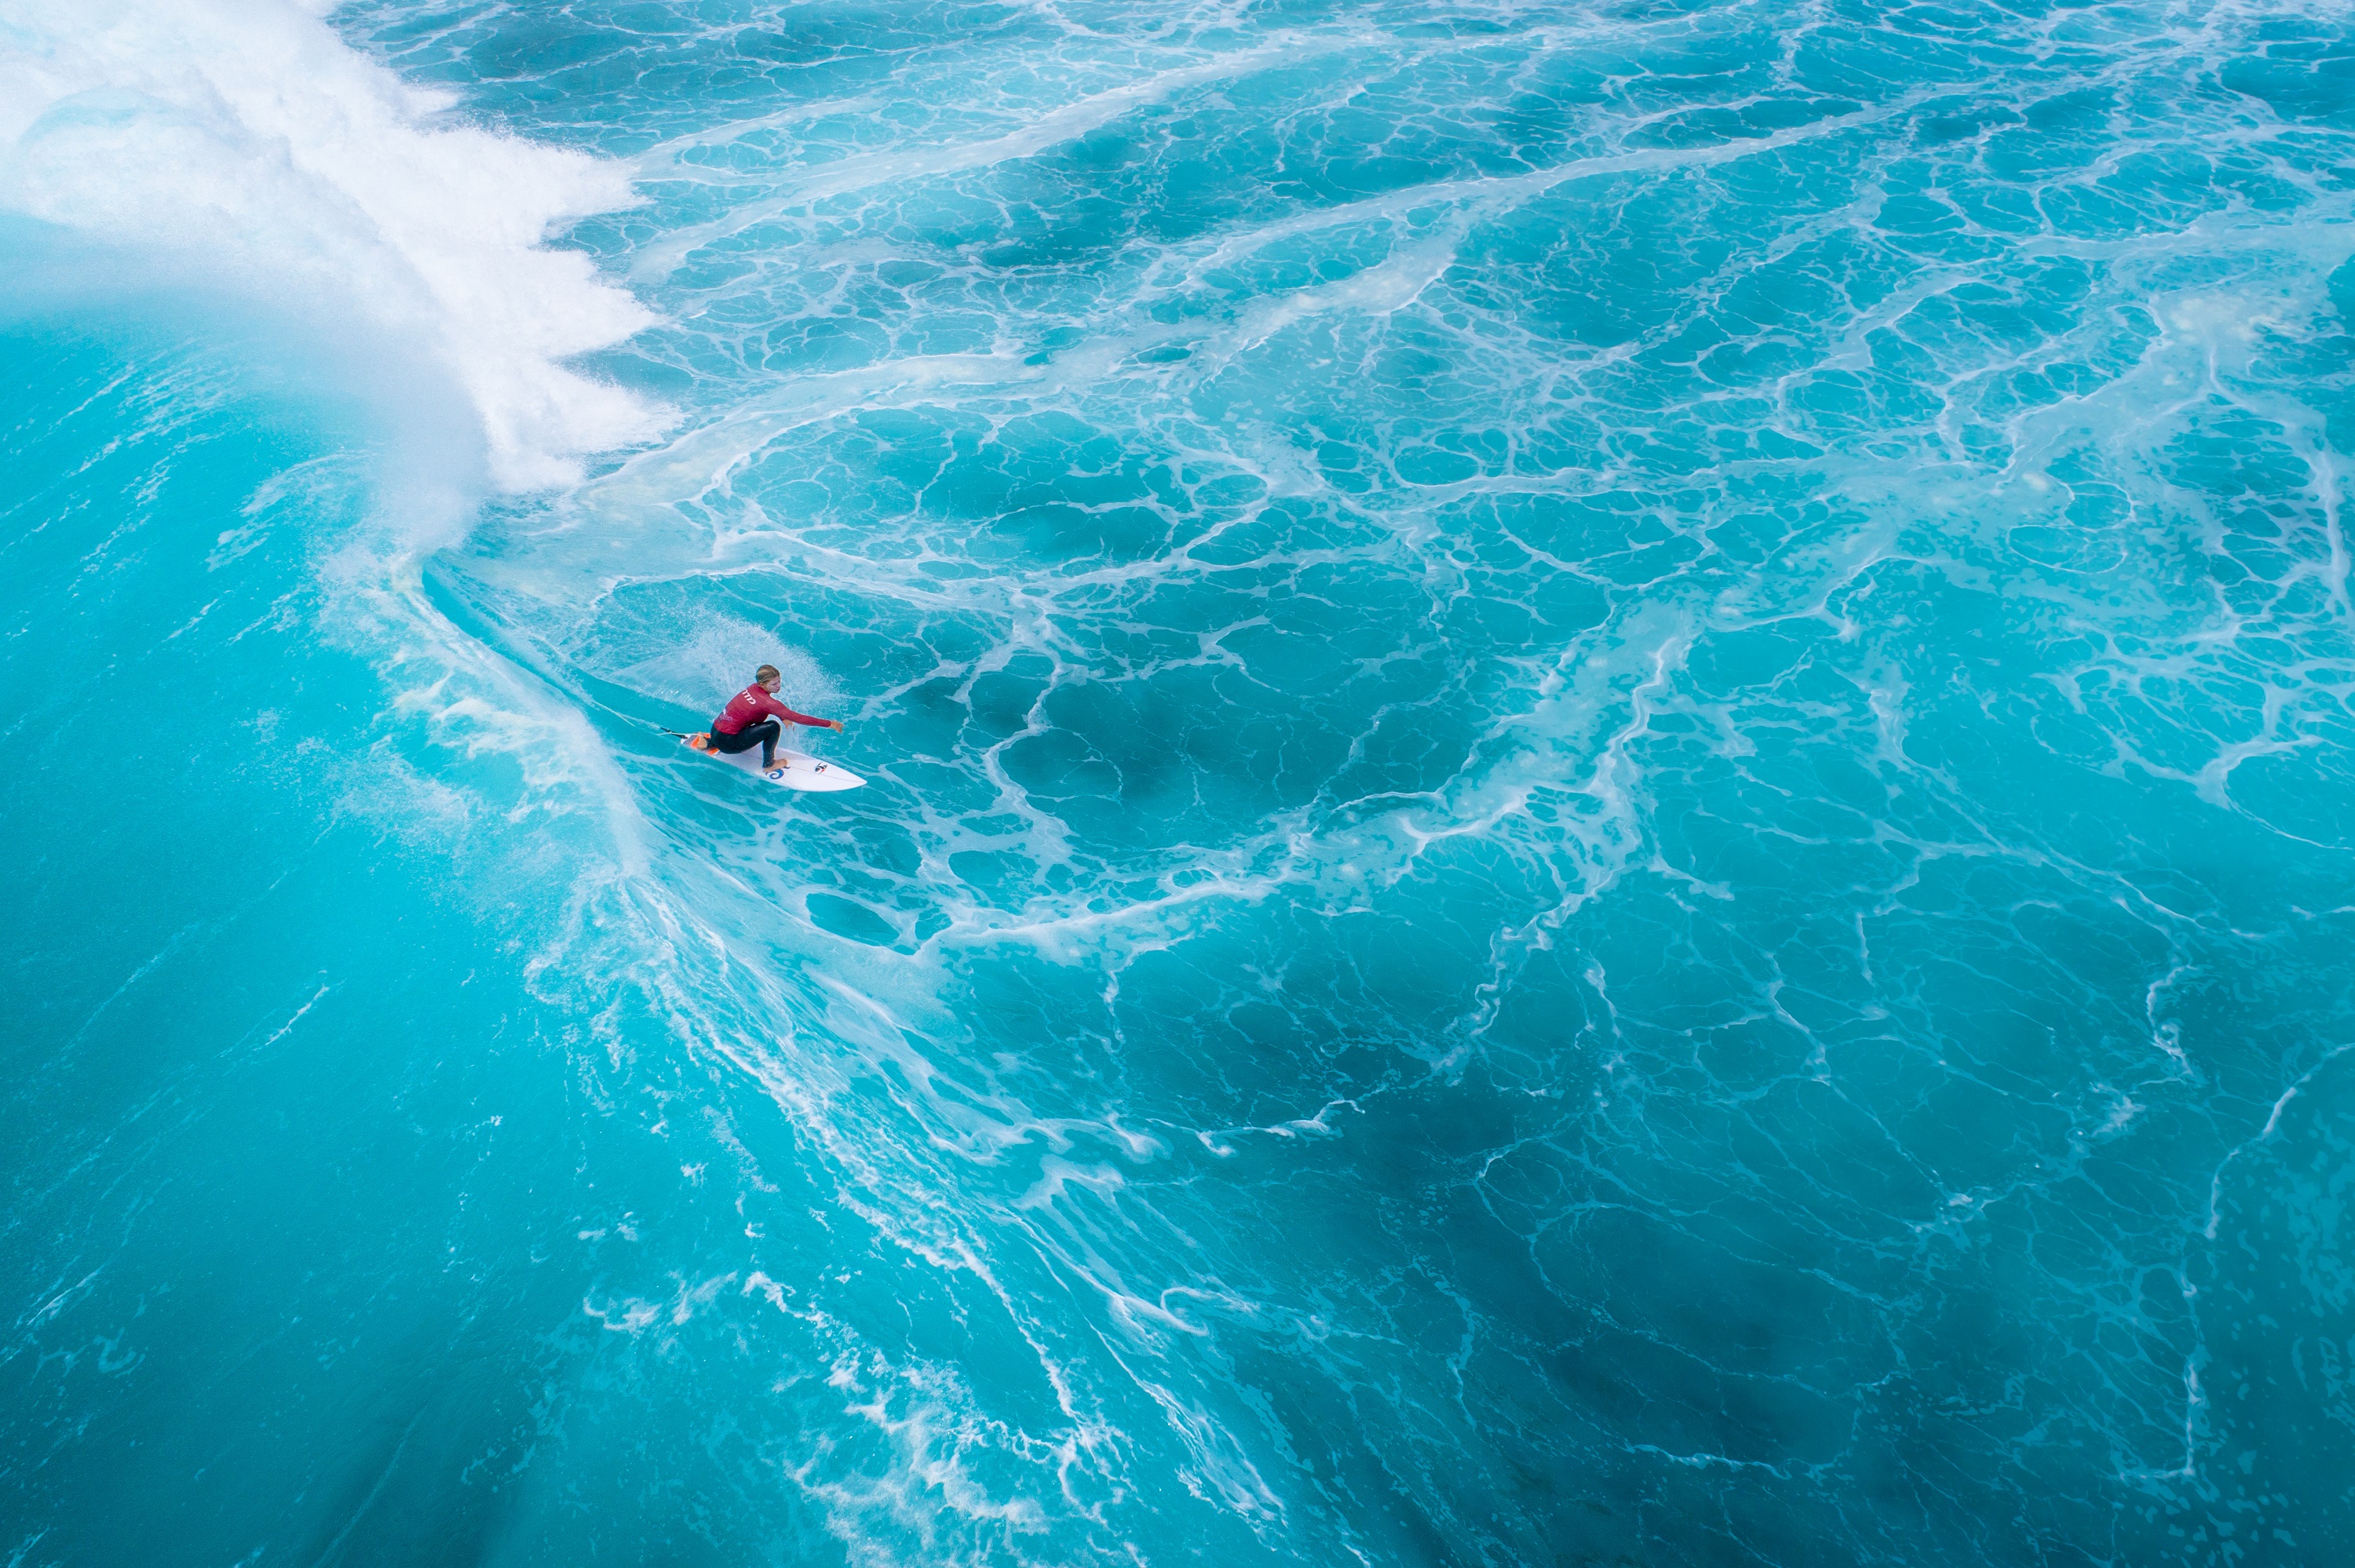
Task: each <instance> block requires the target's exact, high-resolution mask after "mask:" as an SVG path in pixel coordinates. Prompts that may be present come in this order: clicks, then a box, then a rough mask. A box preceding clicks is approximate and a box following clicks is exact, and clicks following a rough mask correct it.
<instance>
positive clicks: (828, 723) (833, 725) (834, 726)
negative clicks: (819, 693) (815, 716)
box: [826, 719, 842, 729]
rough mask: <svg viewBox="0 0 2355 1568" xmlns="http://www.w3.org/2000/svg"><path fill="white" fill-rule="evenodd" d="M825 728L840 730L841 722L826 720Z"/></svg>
mask: <svg viewBox="0 0 2355 1568" xmlns="http://www.w3.org/2000/svg"><path fill="white" fill-rule="evenodd" d="M841 727H842V721H841V720H840V719H828V720H826V728H828V729H840V728H841Z"/></svg>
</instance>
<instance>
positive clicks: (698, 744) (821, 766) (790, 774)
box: [683, 735, 867, 794]
mask: <svg viewBox="0 0 2355 1568" xmlns="http://www.w3.org/2000/svg"><path fill="white" fill-rule="evenodd" d="M683 744H684V745H686V746H687V747H688V748H689V749H690V750H693V751H699V752H702V753H703V755H704V756H706V757H709V758H711V759H712V760H713V761H714V762H725V763H727V764H728V765H729V766H730V767H731V768H738V769H740V770H741V771H743V772H746V773H750V774H751V776H752V777H753V778H755V779H762V780H764V781H766V782H768V783H771V784H781V785H783V786H784V787H785V788H786V789H804V790H807V791H809V792H811V793H813V794H831V793H832V792H833V791H835V790H837V789H858V787H859V786H860V785H861V784H864V783H866V782H867V780H866V779H861V778H860V777H859V776H858V774H856V773H853V772H852V771H851V770H850V769H849V768H842V767H838V766H837V765H836V764H834V763H831V762H821V761H820V760H818V759H817V758H815V757H812V756H811V755H810V754H809V753H808V752H806V751H794V750H791V749H789V748H787V747H782V746H781V747H777V765H776V766H775V767H774V768H762V766H761V748H760V747H757V746H755V747H748V748H746V749H745V750H742V751H740V752H737V753H736V754H735V755H734V756H732V757H731V756H729V755H728V754H727V753H725V752H719V751H710V750H707V749H705V737H704V736H700V735H690V736H686V737H685V740H684V742H683Z"/></svg>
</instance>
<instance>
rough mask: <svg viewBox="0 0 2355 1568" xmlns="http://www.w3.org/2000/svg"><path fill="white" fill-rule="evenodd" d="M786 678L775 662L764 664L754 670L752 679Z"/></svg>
mask: <svg viewBox="0 0 2355 1568" xmlns="http://www.w3.org/2000/svg"><path fill="white" fill-rule="evenodd" d="M784 678H785V675H784V672H783V671H782V670H780V669H778V668H777V667H776V666H775V665H774V664H763V665H762V666H761V667H760V668H759V669H757V670H755V671H753V672H752V679H754V680H755V681H782V680H783V679H784Z"/></svg>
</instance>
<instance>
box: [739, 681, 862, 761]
mask: <svg viewBox="0 0 2355 1568" xmlns="http://www.w3.org/2000/svg"><path fill="white" fill-rule="evenodd" d="M784 681H785V678H784V677H783V675H781V674H779V673H777V667H776V666H775V665H774V664H763V665H762V666H761V667H760V668H759V669H758V670H755V671H754V672H753V673H752V683H751V685H749V686H747V687H745V688H744V689H743V690H742V691H741V692H739V693H737V694H735V695H734V696H732V697H730V698H729V699H728V705H727V706H726V707H724V708H722V709H720V710H719V717H718V718H715V719H713V720H712V721H711V735H710V736H709V741H708V745H709V749H711V750H713V751H717V752H721V753H724V754H726V755H727V756H730V757H733V756H734V755H735V754H736V753H738V752H740V751H750V750H751V749H752V747H755V746H758V747H760V748H761V770H762V772H763V773H765V772H767V771H768V770H769V769H770V768H774V767H775V766H776V765H777V740H778V737H779V736H783V734H784V733H785V732H784V729H783V726H780V725H779V724H778V722H777V721H778V720H780V719H783V720H784V721H785V722H786V723H788V724H805V725H807V726H810V727H811V728H812V729H840V728H841V727H842V721H841V720H839V719H822V718H812V717H810V716H809V715H807V714H797V713H795V712H794V710H793V709H791V708H789V707H787V706H785V705H784V704H783V703H781V702H779V701H777V688H778V687H779V686H782V685H783V684H784Z"/></svg>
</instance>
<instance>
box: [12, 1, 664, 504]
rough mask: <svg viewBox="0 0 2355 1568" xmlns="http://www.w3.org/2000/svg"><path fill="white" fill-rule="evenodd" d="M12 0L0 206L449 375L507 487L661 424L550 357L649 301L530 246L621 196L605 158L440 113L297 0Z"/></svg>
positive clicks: (642, 320) (656, 414)
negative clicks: (15, 1) (293, 0)
mask: <svg viewBox="0 0 2355 1568" xmlns="http://www.w3.org/2000/svg"><path fill="white" fill-rule="evenodd" d="M10 10H11V16H9V18H8V21H7V23H6V25H5V26H0V209H7V210H14V211H16V212H18V213H21V214H24V215H26V216H28V217H35V218H38V219H41V220H44V221H46V222H48V223H51V224H56V225H59V226H61V227H64V228H69V229H71V230H74V231H77V232H80V233H82V234H85V235H88V236H91V237H92V238H97V239H100V240H101V241H104V242H107V243H109V244H111V245H115V246H120V247H123V248H124V249H128V250H133V251H137V252H142V253H144V254H146V255H149V256H151V257H160V258H162V259H164V260H165V264H166V265H167V266H168V267H169V269H170V270H172V271H173V272H174V273H176V274H179V275H182V276H186V277H188V278H191V279H197V280H201V281H206V282H209V283H221V282H226V283H228V284H229V285H231V286H232V287H235V288H236V289H238V290H239V291H242V292H245V293H248V294H250V295H254V296H258V297H261V298H263V299H267V300H269V301H271V302H272V303H273V304H276V305H280V306H285V307H291V308H293V309H294V310H297V311H301V312H304V313H308V314H310V315H312V316H314V318H315V319H316V320H317V321H319V322H320V323H322V324H323V326H324V327H325V330H326V331H327V333H328V334H330V336H331V338H332V340H333V341H335V342H336V343H338V344H339V345H341V346H343V347H345V348H346V349H347V350H349V351H351V352H354V353H356V354H357V355H365V356H369V357H370V358H371V359H374V356H376V355H382V354H385V353H390V354H392V355H399V356H402V357H404V358H408V359H410V360H412V361H413V362H414V363H415V364H417V365H421V366H424V367H426V368H427V369H428V370H429V372H430V373H433V374H438V375H440V376H446V377H448V378H449V379H451V380H453V381H454V382H455V383H456V384H457V386H458V387H461V388H463V391H464V397H465V398H466V399H467V400H468V401H469V402H470V403H471V404H472V406H473V408H474V414H475V415H476V417H477V418H478V419H479V422H480V427H481V440H482V448H483V454H484V460H485V467H486V469H487V472H488V477H489V478H490V480H491V481H492V482H494V483H496V485H498V486H499V487H501V488H504V489H508V490H527V489H533V488H537V487H540V486H544V485H549V484H558V483H564V482H569V481H570V480H572V479H574V478H576V477H577V476H578V473H579V471H580V460H581V457H582V456H583V455H585V454H588V453H591V452H596V451H601V450H607V449H610V448H613V447H616V446H623V445H627V444H629V443H631V442H634V441H636V440H643V439H645V438H646V437H648V436H650V435H652V434H654V433H655V431H656V430H658V429H660V428H661V427H662V424H663V418H662V416H661V413H660V411H659V410H657V409H655V408H651V407H649V406H648V405H647V404H646V403H645V401H643V400H641V399H640V398H637V397H634V396H632V395H631V394H630V393H628V392H627V391H624V390H623V389H622V388H620V387H614V386H613V385H611V384H610V383H606V382H603V381H600V380H597V379H595V378H593V377H591V376H586V375H583V374H581V372H580V371H578V370H576V369H571V368H568V367H567V366H566V365H565V363H564V362H565V361H566V360H567V359H569V358H570V357H571V356H573V355H581V354H583V353H586V352H589V351H591V350H594V349H599V348H603V347H608V346H611V345H612V344H616V343H619V342H621V341H623V339H625V338H627V337H629V336H630V335H631V334H634V333H635V332H637V331H639V330H640V329H641V328H643V327H645V326H646V325H647V324H648V323H650V322H652V321H653V319H654V317H653V316H652V314H651V313H649V312H648V311H647V310H646V309H645V307H644V306H643V305H641V304H640V303H639V302H637V301H636V300H635V299H634V297H633V296H632V295H630V294H629V293H628V292H627V291H624V290H623V289H620V288H617V287H615V286H613V285H612V284H609V283H606V282H604V281H602V280H600V279H599V277H598V276H597V274H596V271H595V270H594V268H593V267H592V266H591V263H590V261H589V260H588V259H587V258H586V257H584V256H581V255H579V254H577V253H574V252H569V251H562V250H551V249H547V248H546V247H545V245H544V244H543V243H542V242H543V241H544V240H545V239H546V238H548V236H549V234H550V232H551V231H552V230H554V229H556V228H559V227H560V226H561V225H563V224H564V223H566V222H568V221H570V220H573V219H577V218H580V217H585V216H587V215H589V214H591V213H597V212H603V211H609V210H612V209H613V208H615V207H623V206H626V205H628V204H629V203H630V202H631V201H632V200H633V199H634V197H633V195H632V191H631V188H630V185H629V181H628V178H627V175H626V174H625V173H624V172H623V170H622V169H621V168H620V167H619V166H618V165H615V164H611V163H608V162H605V161H602V160H601V159H598V158H595V157H591V156H590V155H588V154H582V153H578V152H572V151H568V150H565V149H561V148H555V147H549V146H545V145H540V144H536V143H529V142H525V141H522V140H520V139H517V138H515V137H512V136H506V135H501V134H498V133H496V132H492V131H488V130H485V129H482V128H479V127H474V126H468V125H464V124H459V123H453V122H449V121H448V120H447V119H446V115H447V112H448V111H449V108H450V101H448V100H447V99H445V98H442V97H441V96H438V95H435V94H432V93H428V92H423V91H420V90H416V89H413V88H411V87H409V86H407V85H406V84H404V83H403V82H401V81H400V79H398V78H397V77H395V76H394V75H393V74H392V73H391V72H390V71H389V70H386V69H383V68H382V67H380V66H378V65H376V64H375V63H373V62H371V61H369V60H368V59H367V58H364V57H363V56H361V55H359V54H357V53H356V52H355V51H353V50H352V49H351V48H347V47H346V45H344V44H343V43H342V42H341V41H340V40H339V39H338V38H337V37H336V35H335V34H334V33H333V32H332V31H330V30H329V28H328V27H327V26H325V23H324V22H323V21H321V20H320V19H319V17H318V16H316V15H315V14H314V13H313V12H312V11H310V10H307V9H305V8H304V7H302V6H299V5H293V4H290V3H288V0H179V3H176V4H163V3H161V0H29V3H28V4H27V5H21V6H12V7H11V8H10ZM400 369H406V367H405V366H404V367H400ZM398 373H399V371H397V370H396V369H395V367H389V366H386V365H384V364H383V363H381V361H377V362H374V363H371V364H369V365H368V376H367V377H364V378H363V379H379V378H382V377H384V376H387V375H388V374H398ZM409 374H410V375H413V374H414V372H413V371H410V372H409ZM403 378H406V376H404V377H403Z"/></svg>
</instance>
